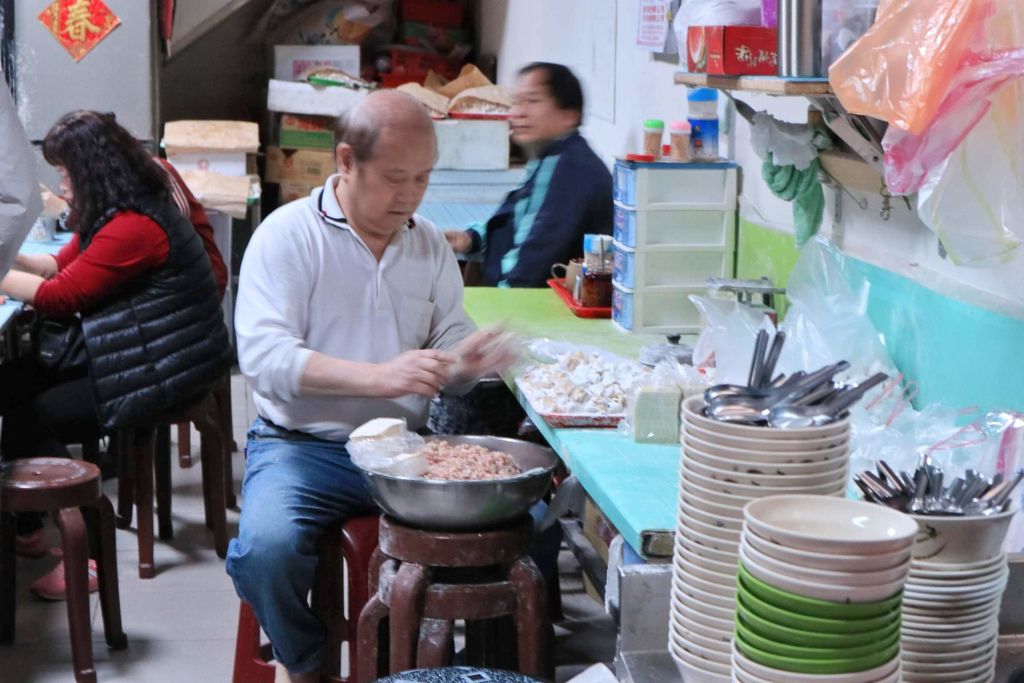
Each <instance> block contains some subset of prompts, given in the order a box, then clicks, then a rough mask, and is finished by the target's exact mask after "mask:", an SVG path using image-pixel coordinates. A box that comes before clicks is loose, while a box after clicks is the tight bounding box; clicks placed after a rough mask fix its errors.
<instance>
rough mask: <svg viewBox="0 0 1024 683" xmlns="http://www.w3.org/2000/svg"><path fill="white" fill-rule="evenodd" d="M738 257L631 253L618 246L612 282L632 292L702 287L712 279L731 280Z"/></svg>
mask: <svg viewBox="0 0 1024 683" xmlns="http://www.w3.org/2000/svg"><path fill="white" fill-rule="evenodd" d="M734 263H735V255H734V253H733V252H732V251H731V250H729V251H726V250H719V251H715V250H696V249H686V248H676V249H672V250H667V249H664V250H662V249H659V250H657V251H648V250H645V249H630V248H628V247H626V246H623V245H622V244H620V243H618V242H615V266H614V268H613V270H612V281H613V282H617V283H619V284H620V285H622V286H623V287H628V288H629V289H637V288H640V289H643V288H646V287H699V286H701V285H703V284H704V283H705V282H707V279H708V278H709V277H732V276H733V273H734V272H735V269H734Z"/></svg>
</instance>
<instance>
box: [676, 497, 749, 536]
mask: <svg viewBox="0 0 1024 683" xmlns="http://www.w3.org/2000/svg"><path fill="white" fill-rule="evenodd" d="M679 514H680V516H686V517H690V518H691V519H695V520H697V521H699V522H703V523H705V524H709V525H710V526H714V527H715V528H721V529H725V530H728V531H733V532H735V533H739V531H740V530H741V529H742V528H743V520H742V518H739V519H736V518H733V517H719V516H717V515H714V514H710V513H708V512H705V511H703V510H701V509H700V508H699V507H697V506H695V505H690V504H689V503H687V502H686V501H685V500H682V501H680V502H679ZM730 538H731V536H730Z"/></svg>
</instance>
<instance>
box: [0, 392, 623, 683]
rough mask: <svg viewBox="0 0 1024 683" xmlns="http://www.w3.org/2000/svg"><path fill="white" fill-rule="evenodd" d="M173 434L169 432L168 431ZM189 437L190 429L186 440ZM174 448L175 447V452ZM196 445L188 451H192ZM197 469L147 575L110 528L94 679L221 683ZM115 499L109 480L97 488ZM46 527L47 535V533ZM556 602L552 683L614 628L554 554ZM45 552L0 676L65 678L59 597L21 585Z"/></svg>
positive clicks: (224, 681) (233, 607) (217, 573)
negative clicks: (49, 599) (108, 597)
mask: <svg viewBox="0 0 1024 683" xmlns="http://www.w3.org/2000/svg"><path fill="white" fill-rule="evenodd" d="M232 389H233V398H234V411H235V414H234V422H235V425H234V427H235V438H236V440H237V441H238V443H239V445H242V444H244V443H245V430H246V426H247V425H248V423H249V422H250V421H251V419H252V417H253V406H252V403H251V401H249V400H248V392H247V391H246V388H245V383H244V381H243V380H242V378H241V377H240V376H235V377H234V381H233V383H232ZM172 431H173V430H172ZM195 439H196V437H195V435H194V434H193V440H195ZM175 452H176V450H175ZM198 452H199V448H198V444H197V443H194V444H193V453H195V454H198ZM234 457H235V461H234V465H235V467H234V471H235V477H236V479H237V480H238V481H237V482H236V490H237V489H238V482H240V480H241V477H242V473H243V461H242V456H241V454H240V453H236V454H235V456H234ZM199 484H200V468H199V467H198V465H196V466H193V467H192V468H191V469H187V470H182V469H180V468H178V467H177V466H175V468H174V473H173V485H174V494H173V517H174V532H175V536H174V540H173V541H171V542H169V543H165V542H160V541H157V545H156V550H155V556H156V563H157V576H156V578H154V579H150V580H146V581H143V580H140V579H139V578H138V571H137V568H136V562H137V559H138V553H137V551H136V538H135V532H134V530H131V529H129V530H125V531H122V530H118V532H117V556H118V575H119V578H120V583H121V611H122V617H123V621H124V628H125V632H126V633H127V634H128V640H129V645H128V649H127V650H123V651H120V652H111V651H108V650H107V648H106V645H105V643H104V641H103V635H102V628H103V626H102V619H100V616H99V610H98V609H97V601H96V597H95V596H93V601H92V604H93V629H94V631H93V650H94V656H95V659H96V669H97V673H98V677H99V680H100V681H101V682H102V683H114V682H119V683H121V682H128V681H131V682H134V683H139V682H141V683H171V682H172V681H173V682H174V683H179V682H186V681H187V682H188V683H229V681H231V673H232V663H233V656H234V646H235V640H234V639H235V627H236V622H237V616H238V598H237V597H236V595H235V591H234V588H233V586H232V584H231V580H230V579H229V578H228V576H227V575H226V574H225V573H224V564H223V561H221V560H220V559H219V558H218V557H217V555H216V554H215V553H214V551H213V549H212V544H211V540H212V539H211V538H210V535H209V533H208V532H207V531H206V528H205V526H204V524H203V504H202V496H201V491H200V485H199ZM105 488H106V491H107V494H108V495H109V496H110V497H111V499H112V500H114V499H116V481H109V482H107V483H106V485H105ZM237 523H238V513H237V512H234V511H229V512H228V528H229V533H230V534H232V535H233V534H234V532H235V530H236V528H237ZM50 531H51V533H54V539H56V534H55V532H53V530H52V529H50ZM561 560H562V561H561V563H560V564H561V567H562V569H563V577H562V586H563V603H564V609H565V612H566V616H567V617H568V619H567V621H566V622H565V623H564V624H562V625H560V626H559V627H558V628H557V629H556V630H557V632H558V645H557V649H556V653H557V654H556V657H557V661H558V663H559V664H560V666H559V669H558V679H559V680H566V679H567V678H568V677H569V676H571V675H572V674H574V673H575V672H577V671H579V670H581V669H582V668H585V666H586V665H589V664H591V663H593V662H599V661H604V662H606V663H610V660H611V658H612V655H613V653H614V646H615V634H614V628H613V627H612V625H611V622H610V620H609V618H608V617H607V616H605V615H604V614H603V612H602V611H601V610H600V609H599V607H598V606H597V605H596V603H594V602H593V601H592V600H591V599H590V598H589V597H587V596H586V595H585V594H584V593H583V592H582V589H581V584H580V580H579V574H578V570H577V569H576V567H575V563H574V562H573V561H572V558H571V555H569V554H568V553H563V557H562V558H561ZM54 562H55V561H54V560H53V559H52V558H46V559H42V560H19V562H18V570H17V571H18V602H17V638H16V642H15V643H14V644H11V645H0V682H2V683H8V682H10V683H66V682H68V681H71V680H73V677H72V674H71V648H70V641H69V640H68V636H67V616H66V615H67V613H66V610H65V605H64V603H62V602H61V603H46V602H42V601H40V600H39V599H37V598H36V597H35V596H33V595H32V593H31V592H30V591H29V590H28V584H29V583H30V581H31V580H32V579H34V578H35V577H37V576H40V575H41V574H43V573H44V572H45V571H47V570H48V569H49V568H50V567H51V566H52V565H53V564H54Z"/></svg>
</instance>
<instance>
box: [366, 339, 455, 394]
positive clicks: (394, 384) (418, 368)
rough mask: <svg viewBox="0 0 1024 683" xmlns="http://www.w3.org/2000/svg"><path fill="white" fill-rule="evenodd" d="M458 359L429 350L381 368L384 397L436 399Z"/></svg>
mask: <svg viewBox="0 0 1024 683" xmlns="http://www.w3.org/2000/svg"><path fill="white" fill-rule="evenodd" d="M455 363H456V358H455V356H454V355H453V354H451V353H446V352H444V351H435V350H433V349H426V350H422V351H406V352H405V353H403V354H401V355H399V356H395V357H394V358H392V359H391V360H389V361H388V362H387V363H381V364H380V365H378V366H377V367H378V368H379V373H378V374H379V376H378V381H379V384H378V386H379V387H380V393H379V394H376V395H378V396H380V397H381V398H399V397H401V396H407V395H409V394H418V395H420V396H427V397H428V398H429V397H432V396H434V394H436V393H437V392H438V391H439V390H440V389H441V387H442V386H443V385H444V384H446V383H447V382H448V379H449V377H450V376H451V368H452V366H453V365H455Z"/></svg>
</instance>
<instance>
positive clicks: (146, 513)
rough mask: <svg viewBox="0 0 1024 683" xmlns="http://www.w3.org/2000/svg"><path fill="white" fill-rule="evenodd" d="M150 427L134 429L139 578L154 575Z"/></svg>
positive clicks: (151, 438) (151, 441)
mask: <svg viewBox="0 0 1024 683" xmlns="http://www.w3.org/2000/svg"><path fill="white" fill-rule="evenodd" d="M153 442H154V433H153V430H152V429H141V428H140V429H136V430H135V506H136V507H137V508H138V511H139V523H138V540H139V578H140V579H152V578H153V577H154V576H155V575H156V565H155V563H154V561H153V446H154V444H153Z"/></svg>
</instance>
